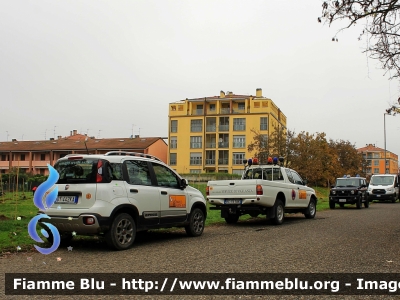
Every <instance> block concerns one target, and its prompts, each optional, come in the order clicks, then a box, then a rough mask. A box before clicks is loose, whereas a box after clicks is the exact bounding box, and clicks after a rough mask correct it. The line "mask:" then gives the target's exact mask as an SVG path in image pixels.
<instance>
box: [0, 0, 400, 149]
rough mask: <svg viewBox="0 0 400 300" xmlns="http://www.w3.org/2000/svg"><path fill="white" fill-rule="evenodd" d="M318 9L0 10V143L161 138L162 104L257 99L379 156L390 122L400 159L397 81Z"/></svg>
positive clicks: (182, 4) (209, 2) (354, 34)
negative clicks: (73, 136)
mask: <svg viewBox="0 0 400 300" xmlns="http://www.w3.org/2000/svg"><path fill="white" fill-rule="evenodd" d="M321 4H322V1H320V0H305V1H298V0H286V1H278V0H275V1H273V0H264V1H261V0H252V1H243V0H241V1H237V0H226V1H225V0H190V1H178V0H176V1H169V0H157V1H155V0H146V1H134V0H116V1H102V0H96V1H94V0H82V1H65V0H40V1H26V0H23V1H21V0H0V141H7V140H8V141H11V139H14V138H15V139H17V140H43V139H49V138H52V137H57V136H59V135H60V136H68V135H69V134H70V132H71V131H72V130H77V131H78V133H82V134H88V135H89V136H95V137H96V138H114V137H115V138H120V137H129V136H131V135H132V134H134V135H137V134H140V136H143V137H144V136H147V137H150V136H160V137H167V136H168V104H169V103H171V102H175V101H178V100H182V99H186V98H198V97H209V96H216V95H219V92H220V91H221V90H222V91H225V92H227V91H232V92H233V93H234V94H244V95H255V92H256V89H257V88H261V89H262V91H263V96H265V97H267V98H270V99H272V100H273V101H274V102H275V104H276V105H277V106H278V107H279V108H280V109H281V111H282V112H283V113H284V114H285V115H286V117H287V126H288V129H290V130H292V131H295V132H296V133H299V132H301V131H305V132H309V133H317V132H324V133H325V134H326V136H327V139H332V140H345V141H350V142H351V143H352V144H354V145H355V146H356V147H357V148H359V147H363V146H365V145H366V144H370V143H371V144H375V145H376V146H377V147H381V148H384V119H385V121H386V148H387V150H389V151H391V152H394V153H396V154H398V155H400V139H399V135H400V116H395V117H393V116H386V117H384V112H385V110H386V109H387V108H389V107H390V106H391V105H392V104H394V103H397V99H398V98H399V96H400V89H399V82H398V80H397V81H396V80H389V75H386V76H385V72H384V71H383V70H382V69H380V64H379V62H378V61H376V60H372V59H370V58H368V57H367V56H366V54H365V53H363V50H364V49H365V48H366V47H367V46H368V44H367V40H366V39H362V40H361V41H359V40H358V36H359V34H360V32H361V30H362V24H359V25H357V26H356V27H354V28H350V29H348V30H345V31H341V32H338V31H339V29H341V28H342V27H343V26H344V25H345V24H344V23H342V24H334V25H333V26H331V27H329V26H328V25H327V24H324V23H318V22H317V18H318V17H319V16H320V15H321V10H322V7H321ZM336 34H337V35H336ZM335 35H336V37H337V38H338V42H332V37H333V36H335Z"/></svg>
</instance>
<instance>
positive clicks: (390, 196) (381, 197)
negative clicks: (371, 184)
mask: <svg viewBox="0 0 400 300" xmlns="http://www.w3.org/2000/svg"><path fill="white" fill-rule="evenodd" d="M394 198H395V194H368V200H369V201H372V200H393V199H394Z"/></svg>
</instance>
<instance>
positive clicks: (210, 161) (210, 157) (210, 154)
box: [206, 151, 215, 165]
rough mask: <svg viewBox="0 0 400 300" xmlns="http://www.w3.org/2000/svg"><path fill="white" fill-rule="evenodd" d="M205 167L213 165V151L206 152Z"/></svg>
mask: <svg viewBox="0 0 400 300" xmlns="http://www.w3.org/2000/svg"><path fill="white" fill-rule="evenodd" d="M206 165H215V151H206Z"/></svg>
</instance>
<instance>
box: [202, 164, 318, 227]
mask: <svg viewBox="0 0 400 300" xmlns="http://www.w3.org/2000/svg"><path fill="white" fill-rule="evenodd" d="M274 163H275V164H266V165H256V164H253V163H252V161H251V160H249V165H247V166H246V167H245V170H244V172H243V176H242V179H241V180H215V181H209V182H208V183H207V188H206V194H207V200H208V201H209V203H210V204H211V206H210V209H211V210H220V211H221V217H222V218H225V221H226V222H227V223H229V224H231V223H236V222H237V221H238V219H239V217H240V216H241V215H245V214H249V215H251V216H252V217H257V216H258V215H260V214H261V215H266V216H267V219H268V220H271V221H272V223H274V224H276V225H280V224H282V222H283V219H284V213H299V212H300V213H303V214H304V215H305V217H306V218H308V219H311V218H314V217H315V214H316V207H317V197H316V195H315V191H314V189H312V188H310V187H307V186H306V183H307V182H306V181H305V180H303V179H302V178H301V177H300V175H299V174H298V173H297V172H296V171H294V170H292V169H288V168H285V167H281V166H279V165H278V164H277V161H276V160H274Z"/></svg>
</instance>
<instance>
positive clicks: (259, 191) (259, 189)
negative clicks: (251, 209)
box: [256, 184, 263, 195]
mask: <svg viewBox="0 0 400 300" xmlns="http://www.w3.org/2000/svg"><path fill="white" fill-rule="evenodd" d="M256 193H257V195H263V188H262V186H261V185H260V184H257V186H256Z"/></svg>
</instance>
